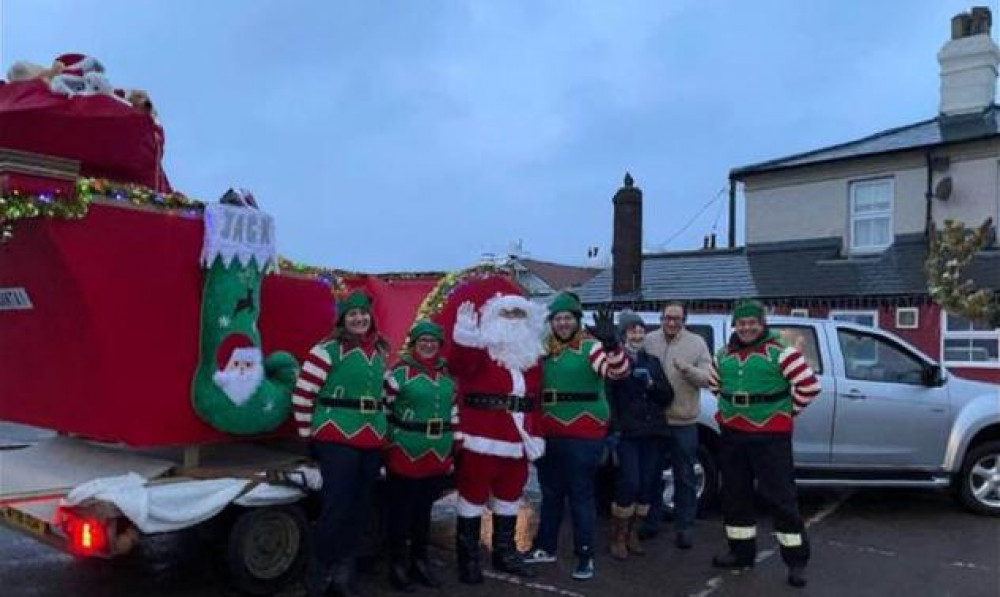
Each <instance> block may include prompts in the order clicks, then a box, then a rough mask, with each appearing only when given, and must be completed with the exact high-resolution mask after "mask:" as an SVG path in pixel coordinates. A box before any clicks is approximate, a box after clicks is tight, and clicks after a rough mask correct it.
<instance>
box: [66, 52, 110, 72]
mask: <svg viewBox="0 0 1000 597" xmlns="http://www.w3.org/2000/svg"><path fill="white" fill-rule="evenodd" d="M56 62H58V63H59V64H62V65H63V67H64V68H63V69H62V74H66V75H76V76H78V77H82V76H83V75H84V73H89V72H98V73H103V72H104V65H103V64H101V61H100V60H98V59H97V58H94V57H93V56H87V55H86V54H62V55H61V56H59V57H57V58H56Z"/></svg>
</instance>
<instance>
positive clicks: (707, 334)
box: [685, 324, 715, 354]
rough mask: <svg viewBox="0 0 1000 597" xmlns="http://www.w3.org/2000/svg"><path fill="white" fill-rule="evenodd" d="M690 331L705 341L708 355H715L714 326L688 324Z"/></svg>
mask: <svg viewBox="0 0 1000 597" xmlns="http://www.w3.org/2000/svg"><path fill="white" fill-rule="evenodd" d="M685 327H686V328H687V329H688V330H689V331H692V332H694V333H696V334H698V335H699V336H701V338H702V340H704V341H705V344H706V345H707V346H708V354H715V337H714V336H713V335H712V326H710V325H699V324H688V325H687V326H685Z"/></svg>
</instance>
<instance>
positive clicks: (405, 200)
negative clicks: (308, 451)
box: [0, 0, 998, 271]
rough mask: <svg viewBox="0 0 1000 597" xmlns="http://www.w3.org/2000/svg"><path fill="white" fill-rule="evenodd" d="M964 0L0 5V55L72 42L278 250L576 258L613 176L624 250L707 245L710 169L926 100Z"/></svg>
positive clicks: (199, 182) (594, 238)
mask: <svg viewBox="0 0 1000 597" xmlns="http://www.w3.org/2000/svg"><path fill="white" fill-rule="evenodd" d="M979 4H986V2H982V1H981V2H979ZM989 4H990V5H991V8H993V10H994V13H995V14H994V18H995V19H996V18H997V16H998V14H997V13H998V11H997V6H996V3H995V2H992V1H991V2H989ZM971 5H972V4H971V3H970V2H969V1H968V0H966V1H962V0H879V1H877V2H872V1H870V0H810V1H808V2H804V1H796V0H761V1H724V0H649V1H643V0H587V1H585V0H562V1H543V0H489V1H488V0H463V1H458V0H455V1H445V0H441V1H431V0H425V1H415V0H396V1H387V0H386V1H379V0H357V1H351V2H347V1H309V2H307V1H293V0H281V1H279V0H274V1H264V0H225V1H223V0H211V1H209V0H197V1H195V0H171V1H165V0H164V1H159V2H154V1H142V0H65V1H55V0H0V19H2V21H0V65H2V67H3V71H4V72H6V69H7V68H8V67H9V66H10V65H11V64H12V63H13V62H14V61H17V60H30V61H33V62H38V63H44V64H48V63H49V62H50V61H51V60H52V59H53V58H54V57H55V56H57V55H59V54H61V53H64V52H71V51H77V52H84V53H88V54H91V55H94V56H96V57H98V58H99V59H101V61H102V62H103V63H104V65H105V66H106V68H107V74H108V76H109V78H110V79H111V81H112V83H113V84H114V85H115V86H118V87H126V88H144V89H147V90H148V91H149V93H150V94H151V96H152V98H153V101H154V102H155V104H156V107H157V110H158V111H159V114H160V119H161V122H162V123H163V125H164V127H165V129H166V135H167V147H166V156H165V165H166V169H167V173H168V175H169V176H170V178H171V181H172V183H173V185H174V186H175V187H176V188H177V189H178V190H180V191H182V192H184V193H186V194H187V195H189V196H191V197H194V198H198V199H201V200H205V201H213V200H216V199H217V198H218V197H219V196H220V195H221V194H222V192H224V191H225V190H226V189H227V188H228V187H230V186H242V187H246V188H249V189H250V190H252V191H253V192H254V194H255V195H256V197H257V199H258V202H259V203H260V204H261V206H262V208H263V209H265V210H266V211H268V212H270V213H272V214H273V215H274V216H275V218H276V221H277V222H276V223H277V236H278V241H279V250H280V252H281V253H282V254H284V255H286V256H288V257H289V258H291V259H294V260H296V261H300V262H305V263H310V264H316V265H325V266H330V267H339V268H345V269H354V270H363V271H390V270H440V269H457V268H460V267H464V266H467V265H470V264H473V263H475V262H476V261H478V260H479V258H480V256H481V255H482V254H484V253H495V254H503V253H505V252H506V251H507V250H508V248H509V246H510V244H511V243H512V242H513V241H516V240H518V239H520V240H521V241H522V242H523V248H524V249H525V250H526V251H527V252H528V253H530V254H531V256H532V257H535V258H538V259H545V260H550V261H559V262H565V263H572V264H584V263H585V262H586V253H587V248H588V247H590V246H599V247H601V249H602V253H601V255H602V256H606V255H607V253H608V251H609V250H610V242H611V216H612V208H611V197H612V195H613V194H614V192H615V190H616V189H617V187H618V186H620V184H621V180H622V176H623V174H624V173H625V171H626V170H629V171H631V172H632V174H633V176H634V177H635V180H636V183H637V185H638V186H640V187H641V188H642V189H643V191H644V208H645V222H644V228H645V229H644V244H645V245H646V247H647V248H648V249H650V250H684V249H692V248H697V247H699V246H700V245H701V239H702V236H703V235H705V234H707V233H709V232H710V231H711V230H712V229H713V225H714V226H715V229H716V230H717V232H718V233H719V235H720V240H722V241H723V242H724V239H725V235H726V230H727V225H728V224H727V222H726V209H725V200H726V197H725V193H722V194H719V191H720V190H721V189H723V188H725V186H726V183H727V182H726V181H727V174H728V171H729V170H730V169H731V168H733V167H737V166H742V165H746V164H749V163H754V162H758V161H763V160H766V159H771V158H775V157H780V156H782V155H786V154H790V153H796V152H800V151H806V150H810V149H815V148H818V147H822V146H825V145H829V144H833V143H837V142H842V141H847V140H851V139H853V138H857V137H860V136H864V135H868V134H871V133H874V132H878V131H880V130H883V129H886V128H891V127H895V126H900V125H905V124H909V123H912V122H916V121H918V120H923V119H926V118H931V117H933V116H934V115H935V114H936V113H937V106H938V84H939V80H938V65H937V60H936V53H937V52H938V50H939V49H940V48H941V45H942V44H943V43H944V42H945V41H947V39H948V37H949V31H950V25H949V21H950V18H951V17H952V16H953V15H954V14H955V13H957V12H960V11H962V10H966V9H968V8H969V7H970V6H971ZM994 37H996V35H995V34H994ZM713 199H715V201H714V202H713ZM706 205H707V207H706ZM685 227H686V228H685ZM682 230H683V231H682ZM737 230H738V238H739V239H742V229H741V224H740V223H739V222H737Z"/></svg>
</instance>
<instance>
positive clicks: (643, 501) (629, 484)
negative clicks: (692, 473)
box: [615, 435, 664, 508]
mask: <svg viewBox="0 0 1000 597" xmlns="http://www.w3.org/2000/svg"><path fill="white" fill-rule="evenodd" d="M663 449H664V448H663V438H662V437H658V436H655V435H653V436H648V437H623V438H622V439H621V442H620V443H619V444H618V481H617V483H616V484H615V503H616V504H618V505H619V506H621V507H623V508H625V507H628V506H631V505H632V504H639V505H641V506H648V505H649V504H651V503H652V501H653V500H654V498H655V497H656V488H657V487H658V484H657V482H656V481H657V477H659V476H660V474H661V471H662V470H663V469H662V468H661V467H660V463H661V462H662V461H663V459H662V456H661V455H662V454H663Z"/></svg>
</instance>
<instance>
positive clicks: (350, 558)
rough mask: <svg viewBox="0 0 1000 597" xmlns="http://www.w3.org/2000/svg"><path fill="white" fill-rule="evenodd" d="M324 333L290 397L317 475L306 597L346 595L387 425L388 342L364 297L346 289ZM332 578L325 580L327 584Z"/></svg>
mask: <svg viewBox="0 0 1000 597" xmlns="http://www.w3.org/2000/svg"><path fill="white" fill-rule="evenodd" d="M337 313H338V317H337V323H336V326H335V327H334V329H333V332H332V333H331V334H330V336H329V337H328V338H326V339H324V340H323V341H321V342H320V343H319V344H317V345H316V346H314V347H313V348H312V350H311V351H310V352H309V356H308V357H307V358H306V359H305V362H304V363H303V364H302V372H301V373H300V374H299V378H298V381H297V382H296V384H295V391H294V393H293V394H292V407H293V410H294V413H295V422H296V424H297V425H298V430H299V435H300V436H301V437H302V438H303V439H307V440H310V441H311V442H312V443H311V446H310V449H311V450H310V451H311V452H312V454H313V457H314V458H315V459H316V461H317V463H318V464H319V468H320V473H321V474H322V476H323V488H322V489H321V491H320V500H321V503H322V506H321V508H322V509H321V511H320V516H319V520H318V522H317V524H316V536H315V544H314V546H313V550H312V556H311V559H310V563H309V570H308V571H307V574H306V589H307V591H308V595H309V596H310V597H319V596H320V595H326V594H328V593H326V588H327V585H328V584H329V585H331V586H330V593H329V594H330V595H334V596H335V597H353V596H355V595H356V594H357V593H356V592H355V590H354V588H353V586H352V577H353V575H354V559H355V556H356V550H357V546H358V545H359V544H360V543H361V537H362V533H363V531H364V528H365V526H366V521H367V518H368V517H367V515H368V510H369V507H370V505H371V497H372V487H373V485H374V483H375V480H376V477H377V476H378V472H379V468H380V467H381V465H382V458H381V448H382V445H383V443H384V440H385V437H386V433H387V431H388V424H387V422H386V417H385V412H384V410H383V400H382V396H383V393H382V386H383V379H384V376H385V368H386V365H385V363H386V352H387V351H388V343H387V342H386V341H385V339H384V338H382V336H380V335H379V333H378V329H377V328H376V326H375V321H374V319H373V317H372V311H371V299H369V298H368V296H366V295H365V294H364V293H362V292H360V291H355V292H353V293H352V294H351V295H350V296H348V297H347V299H346V300H344V301H343V302H341V303H340V304H338V305H337ZM331 583H332V584H331Z"/></svg>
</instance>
